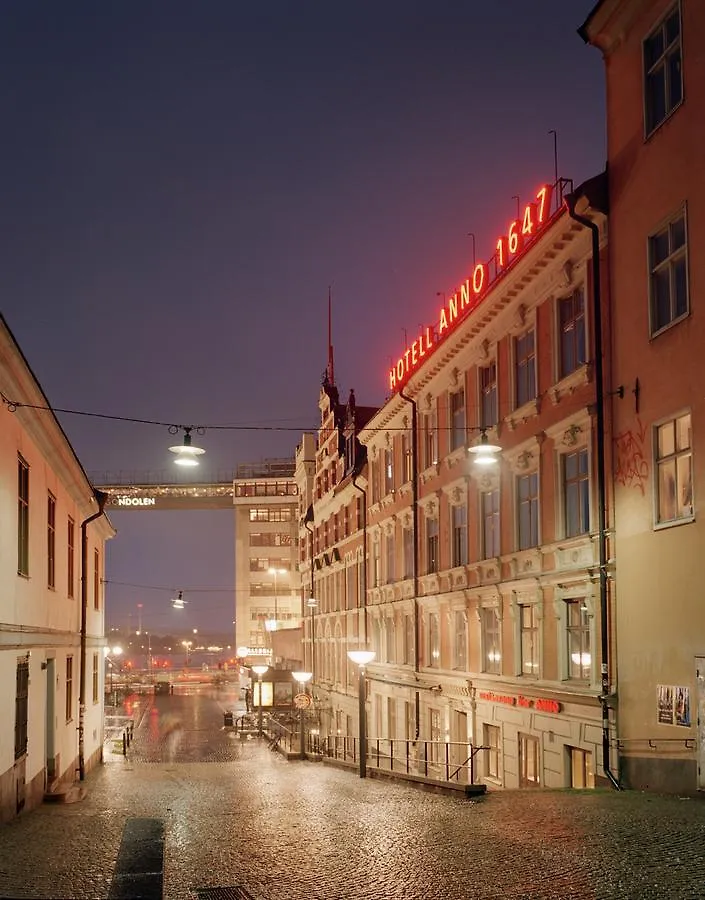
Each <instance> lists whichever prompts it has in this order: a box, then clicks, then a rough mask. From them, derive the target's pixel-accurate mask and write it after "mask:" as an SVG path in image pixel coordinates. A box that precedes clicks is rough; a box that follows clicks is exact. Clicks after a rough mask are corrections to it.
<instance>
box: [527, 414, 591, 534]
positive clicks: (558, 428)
mask: <svg viewBox="0 0 705 900" xmlns="http://www.w3.org/2000/svg"><path fill="white" fill-rule="evenodd" d="M546 437H547V438H549V439H550V440H551V441H552V442H553V450H554V467H553V471H554V477H555V481H554V484H555V498H556V506H555V525H556V529H555V531H556V540H571V541H572V540H577V539H579V538H580V537H587V535H588V534H590V533H591V532H593V531H595V530H596V522H595V517H596V510H595V503H594V497H593V492H594V479H593V477H592V475H593V455H592V447H593V423H592V418H591V416H590V413H589V411H588V410H587V409H583V410H580V412H578V413H576V414H575V415H574V416H571V417H570V418H568V419H564V420H563V421H562V422H559V423H558V424H557V425H552V426H551V427H550V428H547V429H546ZM578 450H587V452H588V485H589V511H588V519H589V521H588V531H587V532H586V533H584V534H579V535H573V536H572V537H570V538H568V537H567V536H566V520H565V496H564V491H563V487H564V485H563V457H564V456H567V455H568V454H570V453H575V452H576V451H578ZM540 489H541V485H540V484H539V505H540V502H541V496H540Z"/></svg>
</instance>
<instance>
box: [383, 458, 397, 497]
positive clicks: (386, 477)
mask: <svg viewBox="0 0 705 900" xmlns="http://www.w3.org/2000/svg"><path fill="white" fill-rule="evenodd" d="M393 490H394V449H393V448H392V447H387V449H386V450H385V451H384V471H383V473H382V496H383V497H386V496H387V494H391V493H392V491H393Z"/></svg>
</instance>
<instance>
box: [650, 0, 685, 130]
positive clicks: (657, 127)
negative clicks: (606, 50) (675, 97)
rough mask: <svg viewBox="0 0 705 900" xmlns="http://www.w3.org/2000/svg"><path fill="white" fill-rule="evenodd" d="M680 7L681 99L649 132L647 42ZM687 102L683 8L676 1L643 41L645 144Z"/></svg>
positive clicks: (678, 0) (679, 2) (677, 0)
mask: <svg viewBox="0 0 705 900" xmlns="http://www.w3.org/2000/svg"><path fill="white" fill-rule="evenodd" d="M676 7H678V18H679V20H680V33H679V43H680V48H681V99H680V100H679V101H678V103H676V105H675V106H674V107H673V109H671V110H669V111H668V112H667V113H666V115H665V116H664V117H663V119H661V121H660V122H659V123H658V125H656V126H654V128H652V129H651V131H648V130H647V107H646V59H645V54H644V51H645V49H646V42H647V41H648V39H649V38H650V37H651V36H652V35H653V34H654V32H656V31H657V30H658V29H659V28H661V27H662V26H663V23H664V22H665V21H666V19H668V18H669V16H670V15H671V14H672V13H673V10H674V9H675V8H676ZM684 100H685V79H684V78H683V8H682V6H681V0H676V2H675V3H674V4H673V5H672V6H669V7H668V9H667V10H666V11H665V12H664V14H663V15H662V16H661V17H660V18H659V19H658V21H657V22H655V23H654V25H652V26H651V28H650V29H649V31H648V32H647V33H646V34H645V35H644V37H643V38H642V41H641V102H642V108H643V118H642V122H643V129H644V143H646V142H647V141H649V140H650V139H651V138H652V136H653V135H655V134H657V133H658V132H659V131H660V130H661V128H662V127H663V126H664V125H665V124H666V122H668V120H669V119H670V118H671V116H672V115H673V114H674V113H675V112H676V110H678V109H680V107H681V106H682V105H683V102H684Z"/></svg>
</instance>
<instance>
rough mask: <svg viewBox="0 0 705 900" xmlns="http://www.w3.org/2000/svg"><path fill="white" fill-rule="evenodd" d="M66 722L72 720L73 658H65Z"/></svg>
mask: <svg viewBox="0 0 705 900" xmlns="http://www.w3.org/2000/svg"><path fill="white" fill-rule="evenodd" d="M65 699H66V709H65V714H66V721H67V722H70V721H71V720H72V719H73V656H67V657H66V698H65Z"/></svg>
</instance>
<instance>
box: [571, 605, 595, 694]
mask: <svg viewBox="0 0 705 900" xmlns="http://www.w3.org/2000/svg"><path fill="white" fill-rule="evenodd" d="M566 632H567V640H568V677H569V678H575V679H577V680H579V681H589V680H590V671H591V666H592V654H591V652H590V620H589V618H588V610H587V606H586V605H585V601H584V600H568V601H567V602H566Z"/></svg>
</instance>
